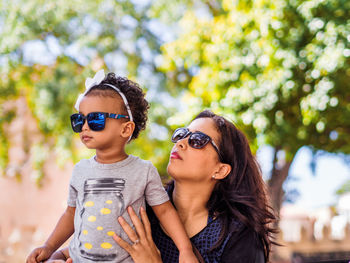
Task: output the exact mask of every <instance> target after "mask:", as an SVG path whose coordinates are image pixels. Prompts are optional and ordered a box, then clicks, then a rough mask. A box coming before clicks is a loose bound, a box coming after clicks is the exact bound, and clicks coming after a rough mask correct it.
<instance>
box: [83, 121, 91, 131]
mask: <svg viewBox="0 0 350 263" xmlns="http://www.w3.org/2000/svg"><path fill="white" fill-rule="evenodd" d="M89 128H90V127H89V125H88V122H87V120H85V121H84V124H83V127H82V128H81V130H82V131H85V130H88V129H89Z"/></svg>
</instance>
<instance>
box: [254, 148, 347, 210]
mask: <svg viewBox="0 0 350 263" xmlns="http://www.w3.org/2000/svg"><path fill="white" fill-rule="evenodd" d="M272 157H273V152H272V148H271V147H262V148H261V149H259V151H258V152H257V158H258V161H259V163H260V165H261V168H262V171H263V174H264V178H266V177H267V174H268V173H269V171H270V169H271V165H272ZM311 159H312V154H311V150H310V149H309V148H307V147H303V148H301V149H300V150H299V151H298V153H297V155H296V157H295V159H294V161H293V163H292V166H291V168H290V172H289V176H292V180H289V181H287V182H286V184H285V187H286V189H297V190H298V192H299V194H300V195H299V197H298V198H297V199H296V201H295V202H294V204H295V205H297V206H300V207H302V208H305V209H317V208H321V207H325V206H330V205H335V204H336V202H337V195H336V194H335V192H336V191H337V190H338V189H339V188H340V187H341V186H342V185H343V184H344V183H345V182H346V181H347V180H350V165H346V163H345V161H344V160H343V159H342V158H341V157H339V156H337V155H335V154H334V155H333V154H327V155H324V156H321V157H319V158H318V160H317V163H316V169H315V175H313V174H312V171H311V168H310V162H311Z"/></svg>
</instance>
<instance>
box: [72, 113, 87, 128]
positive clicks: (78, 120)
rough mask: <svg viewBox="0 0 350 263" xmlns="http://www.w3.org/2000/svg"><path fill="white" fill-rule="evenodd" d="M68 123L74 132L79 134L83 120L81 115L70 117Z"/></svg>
mask: <svg viewBox="0 0 350 263" xmlns="http://www.w3.org/2000/svg"><path fill="white" fill-rule="evenodd" d="M70 122H71V125H72V129H73V131H74V132H81V129H82V128H83V125H84V118H83V116H82V115H81V114H73V115H71V116H70Z"/></svg>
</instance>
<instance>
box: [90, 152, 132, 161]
mask: <svg viewBox="0 0 350 263" xmlns="http://www.w3.org/2000/svg"><path fill="white" fill-rule="evenodd" d="M127 157H128V155H127V154H126V152H125V151H124V149H123V150H122V151H118V152H116V151H108V152H106V151H99V150H96V158H95V159H96V161H97V162H99V163H116V162H120V161H123V160H125V159H126V158H127Z"/></svg>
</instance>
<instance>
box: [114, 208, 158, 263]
mask: <svg viewBox="0 0 350 263" xmlns="http://www.w3.org/2000/svg"><path fill="white" fill-rule="evenodd" d="M128 214H129V216H130V218H131V221H132V223H133V224H134V226H135V229H136V233H135V231H134V230H133V229H132V228H131V226H130V225H129V224H128V223H127V222H126V221H125V219H124V218H122V217H119V218H118V222H119V224H120V225H121V226H122V228H123V229H124V231H125V233H126V234H127V235H128V237H129V239H130V240H131V241H133V242H134V243H133V244H131V245H130V244H129V243H128V242H126V241H124V240H123V239H121V238H120V237H119V236H117V235H114V236H113V239H114V240H115V242H117V243H118V245H119V246H121V247H122V248H124V249H125V250H126V251H127V252H128V253H129V254H130V256H131V257H132V259H133V260H134V262H135V263H157V262H158V263H160V262H162V259H161V257H160V252H159V250H158V248H157V247H156V245H155V244H154V242H153V239H152V233H151V224H150V222H149V220H148V217H147V214H146V211H145V209H143V208H142V207H141V209H140V215H141V220H142V222H141V221H140V219H139V218H138V217H137V215H136V214H135V211H134V210H133V209H132V208H131V207H128Z"/></svg>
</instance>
